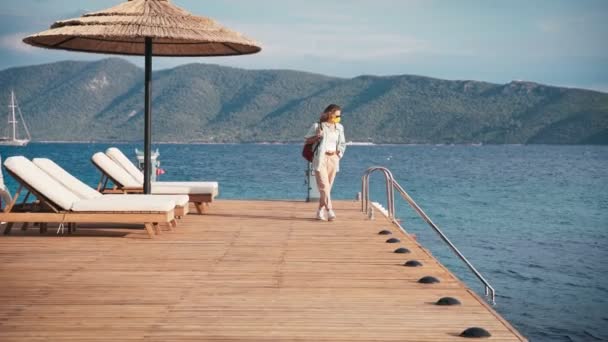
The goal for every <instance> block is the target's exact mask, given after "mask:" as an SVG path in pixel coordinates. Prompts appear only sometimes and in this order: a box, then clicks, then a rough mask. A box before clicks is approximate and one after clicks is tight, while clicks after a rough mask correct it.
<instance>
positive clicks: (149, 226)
mask: <svg viewBox="0 0 608 342" xmlns="http://www.w3.org/2000/svg"><path fill="white" fill-rule="evenodd" d="M144 225H145V227H146V231H147V232H148V236H149V237H150V239H154V235H155V234H154V228H153V227H152V223H144Z"/></svg>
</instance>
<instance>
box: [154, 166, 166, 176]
mask: <svg viewBox="0 0 608 342" xmlns="http://www.w3.org/2000/svg"><path fill="white" fill-rule="evenodd" d="M164 174H165V170H163V169H161V168H158V169H156V175H157V176H160V175H164Z"/></svg>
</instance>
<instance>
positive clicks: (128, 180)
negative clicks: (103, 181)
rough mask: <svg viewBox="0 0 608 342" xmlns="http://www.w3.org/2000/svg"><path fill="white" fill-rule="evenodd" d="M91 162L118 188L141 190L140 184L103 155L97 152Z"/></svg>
mask: <svg viewBox="0 0 608 342" xmlns="http://www.w3.org/2000/svg"><path fill="white" fill-rule="evenodd" d="M92 159H93V162H94V163H95V164H96V165H97V166H98V167H99V168H101V170H102V171H103V172H104V173H105V174H106V175H108V176H109V177H110V178H111V179H113V180H115V181H117V182H118V183H119V184H117V185H118V186H122V187H126V188H141V187H142V184H143V183H142V182H138V181H137V180H135V178H133V177H131V175H130V174H129V173H128V172H127V171H126V170H125V169H123V168H122V167H121V166H120V165H118V164H117V163H116V162H115V161H114V160H112V159H110V157H108V156H107V155H106V154H105V153H103V152H97V153H95V154H94V155H93V157H92Z"/></svg>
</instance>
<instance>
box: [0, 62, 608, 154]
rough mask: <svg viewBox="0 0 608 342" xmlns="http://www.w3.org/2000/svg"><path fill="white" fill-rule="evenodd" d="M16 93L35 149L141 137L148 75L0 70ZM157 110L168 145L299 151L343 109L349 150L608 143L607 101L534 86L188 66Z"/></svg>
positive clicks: (122, 66) (120, 65)
mask: <svg viewBox="0 0 608 342" xmlns="http://www.w3.org/2000/svg"><path fill="white" fill-rule="evenodd" d="M11 89H14V90H15V93H16V94H17V97H18V99H19V102H20V103H19V104H20V107H21V109H22V112H23V113H24V115H25V117H26V120H27V123H28V125H29V126H30V130H31V132H32V136H33V137H34V139H35V140H46V141H49V140H60V141H66V140H70V141H71V140H74V141H92V140H95V141H108V140H121V141H133V140H142V139H143V71H142V70H141V69H140V68H138V67H136V66H135V65H133V64H130V63H128V62H126V61H124V60H122V59H117V58H111V59H104V60H100V61H96V62H71V61H67V62H59V63H53V64H46V65H37V66H29V67H20V68H11V69H6V70H3V71H0V106H1V108H7V105H8V101H9V93H10V90H11ZM2 94H3V95H2ZM152 103H153V118H154V119H153V139H154V141H165V142H168V141H172V142H173V141H175V142H178V141H179V142H262V141H298V142H300V141H302V136H303V135H304V134H305V132H306V130H307V129H308V127H309V126H310V125H311V124H312V123H313V122H314V121H316V120H317V119H318V115H319V113H320V111H321V110H322V109H323V108H324V107H325V106H326V105H327V104H329V103H337V104H340V105H341V106H342V107H343V114H344V117H343V123H344V125H345V127H346V132H347V138H348V140H353V141H373V142H376V143H491V144H503V143H509V144H523V143H539V144H540V143H542V144H608V94H606V93H601V92H596V91H590V90H582V89H568V88H559V87H552V86H546V85H542V84H537V83H532V82H520V81H514V82H511V83H508V84H504V85H500V84H491V83H485V82H476V81H446V80H439V79H433V78H428V77H421V76H410V75H400V76H386V77H378V76H360V77H356V78H352V79H343V78H333V77H327V76H322V75H316V74H310V73H304V72H297V71H288V70H243V69H236V68H229V67H221V66H217V65H207V64H189V65H183V66H180V67H176V68H174V69H170V70H162V71H158V72H155V73H154V75H153V98H152ZM0 122H2V124H0V125H1V126H0V135H2V133H3V132H2V131H3V130H4V129H5V128H6V120H1V121H0Z"/></svg>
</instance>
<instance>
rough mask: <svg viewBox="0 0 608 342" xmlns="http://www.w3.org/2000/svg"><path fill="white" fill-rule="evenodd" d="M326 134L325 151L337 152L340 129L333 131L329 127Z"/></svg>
mask: <svg viewBox="0 0 608 342" xmlns="http://www.w3.org/2000/svg"><path fill="white" fill-rule="evenodd" d="M325 134H326V135H327V136H326V137H325V139H324V141H325V151H327V152H336V149H337V148H338V135H339V133H338V130H337V129H336V130H335V131H332V130H331V129H327V130H325Z"/></svg>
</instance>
